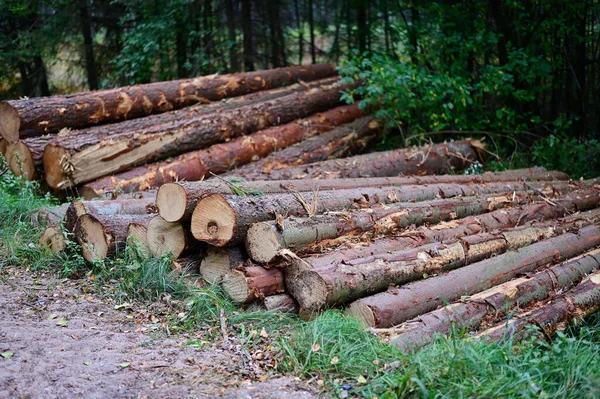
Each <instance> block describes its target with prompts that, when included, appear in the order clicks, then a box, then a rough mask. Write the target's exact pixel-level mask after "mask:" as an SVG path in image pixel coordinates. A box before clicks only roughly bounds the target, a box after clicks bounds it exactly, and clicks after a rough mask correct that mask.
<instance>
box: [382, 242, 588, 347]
mask: <svg viewBox="0 0 600 399" xmlns="http://www.w3.org/2000/svg"><path fill="white" fill-rule="evenodd" d="M598 269H600V250H594V251H591V252H588V253H586V254H584V255H582V256H579V257H577V258H575V259H571V260H569V261H567V262H565V263H563V264H560V265H557V266H553V267H550V268H548V269H547V270H542V271H540V272H538V273H535V274H534V275H532V276H528V277H520V278H517V279H515V280H511V281H508V282H506V283H504V284H500V285H497V286H495V287H492V288H490V289H487V290H485V291H482V292H480V293H479V294H475V295H473V296H471V297H468V298H466V299H465V300H463V301H461V302H457V303H453V304H450V305H447V306H444V307H443V308H440V309H437V310H434V311H433V312H429V313H426V314H424V315H421V316H419V317H416V318H414V319H412V320H408V321H406V322H404V323H402V324H401V325H399V326H396V327H394V330H395V333H396V335H395V336H393V337H392V338H391V339H390V343H391V344H392V345H394V346H396V347H398V348H400V349H401V350H402V351H404V352H412V351H414V350H416V349H419V348H421V347H423V346H425V345H427V344H428V343H430V342H432V341H433V337H434V335H435V334H449V333H450V332H451V331H452V328H453V327H454V326H456V327H458V328H466V329H468V330H473V329H477V328H478V327H479V326H480V324H481V322H482V321H483V320H484V318H486V317H491V316H494V317H498V316H501V315H505V314H507V313H508V312H509V311H511V310H512V309H514V308H515V307H516V306H519V307H523V306H527V305H528V304H530V303H531V302H533V301H543V300H546V299H548V298H549V297H550V296H552V295H554V294H555V293H557V292H558V291H563V290H566V289H568V288H569V287H571V286H573V285H575V284H577V283H578V282H579V281H581V280H582V279H583V278H584V277H585V276H586V275H588V274H590V273H593V272H595V271H597V270H598Z"/></svg>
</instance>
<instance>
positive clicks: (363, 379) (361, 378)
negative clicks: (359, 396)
mask: <svg viewBox="0 0 600 399" xmlns="http://www.w3.org/2000/svg"><path fill="white" fill-rule="evenodd" d="M356 381H357V382H358V383H359V384H366V383H367V379H366V378H365V377H363V376H362V375H361V376H359V377H358V378H357V379H356Z"/></svg>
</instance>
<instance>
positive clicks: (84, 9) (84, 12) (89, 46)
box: [78, 0, 98, 90]
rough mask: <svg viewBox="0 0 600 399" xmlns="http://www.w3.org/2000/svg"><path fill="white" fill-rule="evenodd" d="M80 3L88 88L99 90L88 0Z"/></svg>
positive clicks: (80, 0)
mask: <svg viewBox="0 0 600 399" xmlns="http://www.w3.org/2000/svg"><path fill="white" fill-rule="evenodd" d="M78 3H79V24H80V27H81V34H82V35H83V50H84V51H83V52H84V59H85V70H86V74H87V81H88V87H89V89H90V90H98V72H97V71H96V60H95V58H94V40H93V37H92V23H91V21H90V9H89V6H88V0H79V1H78Z"/></svg>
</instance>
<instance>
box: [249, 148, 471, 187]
mask: <svg viewBox="0 0 600 399" xmlns="http://www.w3.org/2000/svg"><path fill="white" fill-rule="evenodd" d="M481 148H482V147H481V143H479V141H477V140H465V141H456V142H451V143H445V144H435V145H433V146H430V147H416V148H414V149H410V150H407V149H406V148H401V149H399V150H393V151H385V152H374V153H369V154H365V155H357V156H354V157H350V158H344V159H335V160H329V161H321V162H315V163H312V164H308V165H302V166H290V167H287V168H282V169H274V170H273V169H271V170H268V171H256V172H255V173H246V174H244V175H243V177H244V178H245V179H246V180H291V179H311V178H312V179H336V178H350V177H352V178H355V177H384V176H398V175H401V174H406V175H432V174H439V173H446V172H448V171H450V170H461V169H464V168H466V167H467V166H468V165H470V164H471V163H472V162H474V161H476V160H477V159H478V153H477V151H478V149H481Z"/></svg>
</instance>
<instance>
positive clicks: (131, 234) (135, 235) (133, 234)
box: [127, 223, 148, 245]
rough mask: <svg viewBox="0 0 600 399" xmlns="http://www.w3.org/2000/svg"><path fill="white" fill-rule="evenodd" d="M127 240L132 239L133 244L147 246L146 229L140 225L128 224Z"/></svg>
mask: <svg viewBox="0 0 600 399" xmlns="http://www.w3.org/2000/svg"><path fill="white" fill-rule="evenodd" d="M127 239H128V240H129V239H133V242H134V243H137V244H140V245H148V229H147V228H146V226H144V225H142V224H140V223H129V226H127Z"/></svg>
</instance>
